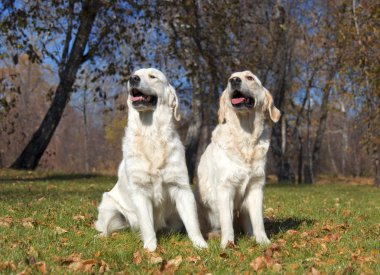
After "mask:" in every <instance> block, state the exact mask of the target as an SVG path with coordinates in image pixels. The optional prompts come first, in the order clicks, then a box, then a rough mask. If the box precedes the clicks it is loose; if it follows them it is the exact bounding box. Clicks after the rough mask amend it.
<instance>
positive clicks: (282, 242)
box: [276, 239, 286, 246]
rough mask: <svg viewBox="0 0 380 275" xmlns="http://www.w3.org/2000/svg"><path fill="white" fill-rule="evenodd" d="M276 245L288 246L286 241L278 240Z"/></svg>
mask: <svg viewBox="0 0 380 275" xmlns="http://www.w3.org/2000/svg"><path fill="white" fill-rule="evenodd" d="M276 243H277V244H278V245H279V246H284V245H285V244H286V241H285V240H284V239H278V240H277V241H276Z"/></svg>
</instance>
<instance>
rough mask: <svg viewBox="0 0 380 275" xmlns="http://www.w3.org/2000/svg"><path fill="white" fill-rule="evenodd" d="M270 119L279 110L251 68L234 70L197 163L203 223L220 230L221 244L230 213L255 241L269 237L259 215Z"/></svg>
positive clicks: (228, 234)
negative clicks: (217, 119) (214, 124)
mask: <svg viewBox="0 0 380 275" xmlns="http://www.w3.org/2000/svg"><path fill="white" fill-rule="evenodd" d="M269 119H270V120H272V121H273V122H277V121H278V120H279V119H280V111H279V110H278V109H277V108H276V107H275V106H274V105H273V98H272V96H271V94H270V93H269V92H268V90H266V89H265V88H264V87H263V86H262V84H261V82H260V80H259V79H258V78H257V77H256V76H255V75H254V74H252V73H251V72H250V71H244V72H237V73H234V74H232V75H231V77H230V78H229V80H228V85H227V88H226V90H225V91H224V92H223V94H222V96H221V98H220V109H219V125H218V126H217V127H216V129H215V130H214V131H213V133H212V141H211V144H209V145H208V147H207V149H206V151H205V152H204V154H203V155H202V157H201V160H200V163H199V167H198V178H199V185H198V186H197V188H196V191H195V192H196V199H197V201H198V204H199V207H198V213H199V215H200V216H201V218H202V220H201V226H202V227H203V229H204V230H210V229H211V230H212V231H218V230H221V247H225V246H226V245H227V243H228V242H234V228H233V221H234V218H236V219H237V220H238V223H239V224H240V225H241V227H242V229H243V230H244V231H245V232H246V234H249V235H254V236H255V237H256V241H257V242H258V243H269V242H270V241H269V240H268V238H267V235H266V234H265V230H264V222H263V214H262V211H263V210H262V208H263V187H264V184H265V163H266V154H267V151H268V148H269V143H270V134H271V123H269V121H270V120H269ZM235 213H239V217H237V216H236V215H235Z"/></svg>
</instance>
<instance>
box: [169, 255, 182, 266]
mask: <svg viewBox="0 0 380 275" xmlns="http://www.w3.org/2000/svg"><path fill="white" fill-rule="evenodd" d="M181 263H182V256H177V257H175V258H174V259H171V260H169V261H168V265H174V266H179V265H180V264H181Z"/></svg>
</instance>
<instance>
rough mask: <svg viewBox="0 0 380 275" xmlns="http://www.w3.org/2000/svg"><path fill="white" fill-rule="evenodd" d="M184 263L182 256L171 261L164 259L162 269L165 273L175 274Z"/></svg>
mask: <svg viewBox="0 0 380 275" xmlns="http://www.w3.org/2000/svg"><path fill="white" fill-rule="evenodd" d="M181 263H182V256H177V257H175V258H174V259H171V260H169V261H165V260H163V261H162V263H161V267H160V271H161V272H163V273H169V274H174V273H175V272H176V271H177V269H178V267H179V266H180V264H181Z"/></svg>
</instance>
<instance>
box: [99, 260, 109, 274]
mask: <svg viewBox="0 0 380 275" xmlns="http://www.w3.org/2000/svg"><path fill="white" fill-rule="evenodd" d="M108 270H109V267H108V264H107V263H106V262H105V261H103V260H101V261H100V267H99V274H104V273H105V272H106V271H108Z"/></svg>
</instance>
